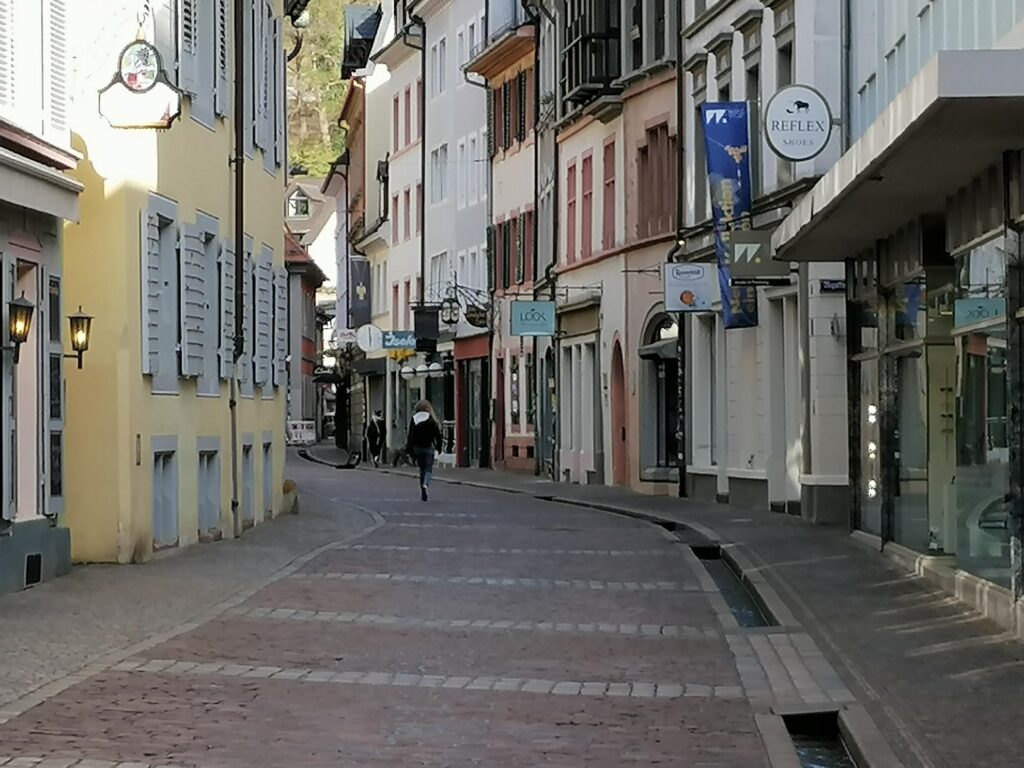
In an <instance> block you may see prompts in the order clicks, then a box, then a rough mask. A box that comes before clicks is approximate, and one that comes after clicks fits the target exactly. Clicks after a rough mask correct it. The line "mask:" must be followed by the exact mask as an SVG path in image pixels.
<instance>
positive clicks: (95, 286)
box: [64, 0, 288, 563]
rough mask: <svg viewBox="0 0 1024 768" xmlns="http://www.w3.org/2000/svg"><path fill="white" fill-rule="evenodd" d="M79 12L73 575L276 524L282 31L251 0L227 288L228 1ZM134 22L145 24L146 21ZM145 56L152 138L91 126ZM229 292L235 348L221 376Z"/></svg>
mask: <svg viewBox="0 0 1024 768" xmlns="http://www.w3.org/2000/svg"><path fill="white" fill-rule="evenodd" d="M73 5H74V9H75V10H74V13H75V18H74V20H73V24H72V25H71V46H72V48H73V50H74V52H75V59H76V73H75V85H74V88H73V93H72V96H73V108H72V134H73V144H74V147H75V149H76V150H77V151H78V152H80V153H81V154H82V156H83V159H82V160H81V162H80V163H79V165H78V171H77V178H78V180H79V181H80V182H81V183H82V184H83V185H84V192H83V193H82V195H81V216H80V222H79V223H77V224H68V225H67V226H66V228H65V271H64V275H65V289H64V292H65V302H66V304H67V306H69V307H70V306H73V307H77V306H78V305H82V306H83V307H86V308H88V309H89V310H90V312H91V314H93V315H94V316H95V321H94V323H93V334H92V339H91V346H90V350H89V351H88V353H87V354H86V357H85V364H84V367H83V368H82V369H81V370H75V371H73V372H72V371H69V373H73V380H72V381H71V382H69V386H68V409H67V429H66V446H65V451H66V456H67V460H66V479H65V482H66V494H65V495H66V509H65V521H66V524H67V526H68V527H69V528H70V530H71V541H72V556H73V559H74V560H76V561H78V562H121V563H125V562H140V561H144V560H146V559H148V558H149V557H150V556H151V555H152V554H153V553H154V552H155V551H157V550H161V549H164V548H172V547H177V546H186V545H190V544H194V543H197V542H200V541H204V540H211V539H217V538H221V537H230V536H232V535H233V533H234V531H235V529H236V525H235V523H236V521H235V515H236V514H237V517H238V523H239V525H238V526H237V527H238V528H239V529H240V530H241V529H245V528H247V527H249V526H251V525H255V524H257V523H259V522H261V521H263V520H265V519H269V517H270V516H272V515H273V514H276V513H277V512H278V511H279V510H280V509H281V497H282V484H283V477H284V461H285V448H284V420H285V402H286V391H287V376H286V370H287V364H288V361H287V354H288V350H287V306H286V304H287V291H286V276H285V272H284V240H283V210H282V195H283V189H284V184H285V181H284V180H285V165H286V159H285V158H286V157H287V152H286V146H285V144H286V139H285V120H284V105H285V103H286V99H285V95H284V81H285V76H284V71H285V66H284V57H285V52H284V50H283V43H284V41H283V26H284V23H285V21H286V19H284V18H282V17H283V14H284V8H283V7H282V2H281V0H273V1H272V2H270V1H268V0H247V3H246V5H247V7H249V12H248V18H247V19H246V29H247V34H246V36H245V42H244V45H245V56H246V71H245V82H246V88H245V89H244V94H245V95H244V101H245V110H246V115H247V119H246V123H247V129H246V145H247V151H246V160H245V195H244V227H245V233H246V238H245V243H244V250H245V254H244V268H243V270H242V272H241V273H240V274H236V272H237V270H236V269H235V249H236V247H237V245H238V244H237V243H236V242H235V238H234V233H235V194H234V166H233V162H232V161H233V157H234V123H233V121H232V120H231V119H230V118H231V115H232V114H233V109H234V101H233V99H234V95H235V94H234V82H235V73H234V69H233V66H232V64H233V54H232V51H233V50H234V40H233V38H232V34H231V30H232V25H233V20H232V17H231V13H232V3H231V2H225V1H224V0H162V1H161V2H158V3H148V4H142V3H136V2H129V1H128V0H111V2H110V5H111V6H115V7H114V8H112V9H111V11H110V13H109V14H108V13H107V11H106V8H105V12H104V15H102V17H100V16H98V15H96V14H95V13H94V11H93V10H90V8H88V7H86V6H88V5H89V4H82V3H77V4H73ZM144 5H145V6H147V7H151V8H152V10H151V11H143V12H142V13H140V8H142V7H143V6H144ZM139 38H141V39H144V40H145V41H147V42H149V43H152V44H153V45H154V46H155V48H156V50H157V51H159V54H160V59H161V62H160V64H161V68H162V71H163V72H164V73H165V75H166V79H167V81H168V83H169V84H170V85H171V86H173V87H174V88H176V89H179V90H180V91H181V92H182V94H183V96H182V99H181V114H180V117H179V118H178V119H177V120H175V121H174V122H173V124H171V125H170V127H169V128H167V129H166V130H159V129H152V128H134V129H126V128H115V127H112V125H111V121H110V115H109V114H101V107H100V104H101V101H100V99H98V97H97V94H98V92H100V91H101V90H103V89H104V88H106V87H107V86H109V85H110V84H111V83H112V78H113V79H114V82H115V86H117V87H121V86H122V85H124V83H121V82H117V80H118V78H119V77H120V76H119V75H117V74H116V73H117V72H118V68H119V61H120V60H119V56H120V53H121V51H122V50H123V49H124V48H125V46H127V45H129V44H130V43H132V41H134V40H136V39H139ZM125 82H127V81H125ZM134 96H135V94H133V93H128V94H126V95H125V96H124V97H123V102H122V103H121V104H120V107H121V108H122V111H127V112H129V113H130V112H131V110H132V109H134V108H135V106H134V105H135V102H133V101H132V98H134ZM144 97H145V95H140V96H139V98H140V101H139V102H138V105H137V106H138V109H139V113H140V116H142V113H143V112H145V111H146V110H147V109H148V108H149V107H148V105H143V103H142V101H141V99H142V98H144ZM152 97H153V94H150V96H149V98H151V99H152ZM125 105H127V106H125ZM120 117H121V119H123V115H121V116H120ZM250 121H251V125H249V123H250ZM237 279H241V280H242V281H243V294H244V301H243V307H242V316H243V328H244V339H245V344H244V353H243V355H242V357H241V358H240V359H239V360H238V362H237V364H235V363H234V351H233V343H234V312H235V311H236V310H237V307H236V306H235V301H234V287H235V281H236V280H237ZM232 377H234V378H235V380H236V382H237V387H238V393H239V397H238V400H237V403H238V404H237V414H236V415H237V429H236V430H235V431H234V432H233V430H232V424H231V408H230V403H231V397H230V393H231V379H232ZM69 378H72V377H70V376H69ZM233 435H237V443H236V442H235V440H234V438H233ZM233 447H237V450H233ZM233 471H237V478H238V483H239V487H238V491H237V500H238V508H237V511H233V508H232V498H233V497H235V494H233V484H232V477H233Z"/></svg>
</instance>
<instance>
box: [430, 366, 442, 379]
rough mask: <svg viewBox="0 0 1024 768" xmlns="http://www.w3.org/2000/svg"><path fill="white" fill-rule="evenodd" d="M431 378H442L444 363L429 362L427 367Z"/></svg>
mask: <svg viewBox="0 0 1024 768" xmlns="http://www.w3.org/2000/svg"><path fill="white" fill-rule="evenodd" d="M428 375H429V376H430V378H432V379H443V378H444V365H442V364H441V363H431V364H430V367H429V374H428Z"/></svg>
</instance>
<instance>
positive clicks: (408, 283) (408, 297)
mask: <svg viewBox="0 0 1024 768" xmlns="http://www.w3.org/2000/svg"><path fill="white" fill-rule="evenodd" d="M402 317H403V319H404V320H405V325H404V326H403V327H404V328H406V329H408V328H412V280H411V279H409V278H406V280H405V302H404V310H403V313H402Z"/></svg>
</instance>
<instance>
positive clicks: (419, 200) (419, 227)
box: [416, 182, 423, 235]
mask: <svg viewBox="0 0 1024 768" xmlns="http://www.w3.org/2000/svg"><path fill="white" fill-rule="evenodd" d="M422 231H423V183H422V182H420V183H418V184H417V185H416V234H417V235H418V234H419V233H420V232H422Z"/></svg>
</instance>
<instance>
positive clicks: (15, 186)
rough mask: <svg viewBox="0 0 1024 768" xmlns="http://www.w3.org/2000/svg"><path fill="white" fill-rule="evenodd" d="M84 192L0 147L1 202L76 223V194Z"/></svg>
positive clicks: (72, 182) (57, 174)
mask: <svg viewBox="0 0 1024 768" xmlns="http://www.w3.org/2000/svg"><path fill="white" fill-rule="evenodd" d="M83 189H84V187H83V186H82V184H80V183H79V182H78V181H76V180H75V179H73V178H71V177H70V176H66V175H64V174H63V173H62V172H61V171H58V170H56V169H54V168H50V167H48V166H45V165H43V164H42V163H37V162H36V161H34V160H29V159H28V158H26V157H23V156H22V155H19V154H17V153H15V152H11V151H10V150H8V149H3V148H0V200H3V201H4V202H7V203H11V204H13V205H18V206H21V207H22V208H27V209H28V210H30V211H39V212H41V213H45V214H48V215H50V216H56V217H57V218H60V219H65V220H67V221H75V222H77V221H78V195H79V193H80V192H81V191H82V190H83Z"/></svg>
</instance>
